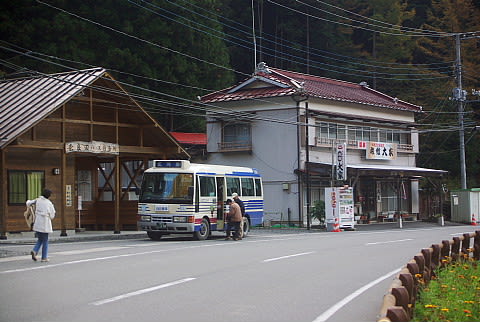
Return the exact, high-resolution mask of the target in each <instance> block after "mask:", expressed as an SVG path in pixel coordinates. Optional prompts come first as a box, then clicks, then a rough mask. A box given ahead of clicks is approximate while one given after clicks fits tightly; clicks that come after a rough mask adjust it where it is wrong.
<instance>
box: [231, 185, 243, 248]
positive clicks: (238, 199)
mask: <svg viewBox="0 0 480 322" xmlns="http://www.w3.org/2000/svg"><path fill="white" fill-rule="evenodd" d="M232 199H233V201H235V203H237V204H238V205H239V206H240V210H241V211H242V221H241V222H240V226H239V227H240V230H239V236H240V239H242V238H243V220H244V217H245V205H244V204H243V201H242V200H241V199H240V197H239V196H238V193H236V192H234V193H232Z"/></svg>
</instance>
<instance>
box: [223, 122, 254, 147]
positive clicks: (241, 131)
mask: <svg viewBox="0 0 480 322" xmlns="http://www.w3.org/2000/svg"><path fill="white" fill-rule="evenodd" d="M251 145H252V137H251V131H250V124H249V123H239V124H226V125H225V126H224V128H223V141H222V148H224V149H244V148H251Z"/></svg>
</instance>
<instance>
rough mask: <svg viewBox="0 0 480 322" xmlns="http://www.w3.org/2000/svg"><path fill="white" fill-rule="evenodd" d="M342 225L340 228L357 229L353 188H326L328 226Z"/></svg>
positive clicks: (326, 218)
mask: <svg viewBox="0 0 480 322" xmlns="http://www.w3.org/2000/svg"><path fill="white" fill-rule="evenodd" d="M335 218H337V219H338V222H339V223H340V228H355V215H354V203H353V188H350V187H330V188H325V220H326V223H327V226H328V225H333V224H334V223H335Z"/></svg>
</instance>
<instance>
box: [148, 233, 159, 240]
mask: <svg viewBox="0 0 480 322" xmlns="http://www.w3.org/2000/svg"><path fill="white" fill-rule="evenodd" d="M147 235H148V237H149V238H150V239H151V240H160V239H161V238H162V234H160V233H159V232H156V231H147Z"/></svg>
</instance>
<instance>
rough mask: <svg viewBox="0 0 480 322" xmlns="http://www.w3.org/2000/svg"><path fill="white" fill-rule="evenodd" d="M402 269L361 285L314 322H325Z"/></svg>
mask: <svg viewBox="0 0 480 322" xmlns="http://www.w3.org/2000/svg"><path fill="white" fill-rule="evenodd" d="M400 270H401V268H397V269H396V270H393V271H391V272H390V273H387V274H385V275H383V276H381V277H379V278H377V279H376V280H374V281H373V282H370V283H368V284H367V285H365V286H362V287H360V288H359V289H358V290H356V291H355V292H353V293H352V294H350V295H348V296H347V297H345V298H344V299H343V300H341V301H340V302H337V303H336V304H335V305H333V306H331V307H330V308H329V309H328V310H326V311H325V312H323V313H322V314H321V315H319V316H318V317H317V318H316V319H315V320H314V321H313V322H325V321H327V320H328V319H329V318H330V317H331V316H332V315H334V314H335V313H336V312H337V311H338V310H340V309H341V308H342V307H344V306H345V305H347V304H348V303H349V302H350V301H352V300H353V299H355V298H356V297H357V296H359V295H361V294H362V293H363V292H365V291H366V290H368V289H369V288H372V287H373V286H375V285H377V284H378V283H380V282H382V281H383V280H385V279H387V278H389V277H390V276H392V275H395V274H397V273H398V272H400Z"/></svg>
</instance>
